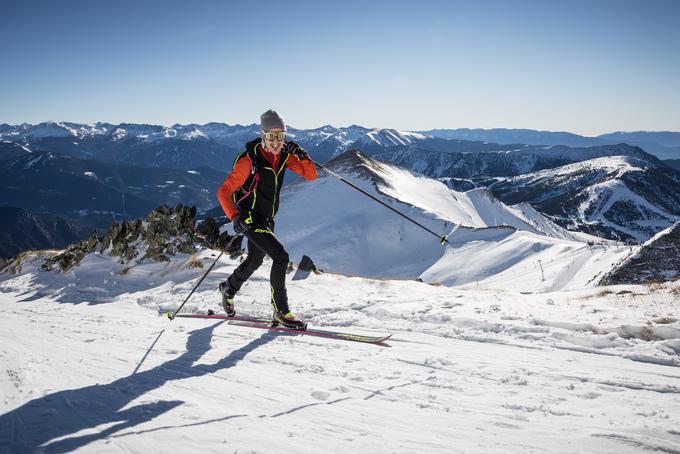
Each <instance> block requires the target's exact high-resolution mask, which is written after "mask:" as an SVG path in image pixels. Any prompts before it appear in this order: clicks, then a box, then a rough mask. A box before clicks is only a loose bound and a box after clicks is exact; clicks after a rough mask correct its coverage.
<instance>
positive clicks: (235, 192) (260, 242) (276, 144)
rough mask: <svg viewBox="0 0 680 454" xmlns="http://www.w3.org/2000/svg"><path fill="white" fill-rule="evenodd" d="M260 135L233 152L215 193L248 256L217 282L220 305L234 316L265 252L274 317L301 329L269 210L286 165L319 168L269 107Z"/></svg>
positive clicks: (312, 174) (312, 171)
mask: <svg viewBox="0 0 680 454" xmlns="http://www.w3.org/2000/svg"><path fill="white" fill-rule="evenodd" d="M260 129H261V134H262V136H261V137H259V138H257V139H255V140H252V141H250V142H248V143H247V144H246V146H245V151H244V152H243V153H241V154H240V155H238V156H237V157H236V160H235V161H234V168H233V170H232V171H231V173H230V174H229V175H228V176H227V178H226V179H225V180H224V182H223V183H222V185H221V186H220V188H219V190H218V191H217V198H218V199H219V201H220V205H222V209H223V210H224V213H225V214H226V215H227V216H228V217H229V219H231V222H232V224H233V227H234V231H235V232H236V233H240V234H242V235H244V236H245V237H246V238H247V239H248V257H247V258H246V260H245V261H243V263H241V264H240V265H239V266H238V267H237V268H236V269H235V270H234V272H233V273H232V274H231V276H229V278H228V279H227V280H226V281H224V282H222V283H221V284H220V285H219V290H220V293H221V294H222V307H223V308H224V311H225V312H226V313H227V315H228V316H232V317H233V316H234V315H235V314H236V311H235V310H234V295H236V293H237V292H238V291H239V289H240V288H241V286H242V285H243V283H244V282H245V281H246V280H247V279H248V278H249V277H250V276H251V275H252V274H253V273H254V272H255V270H256V269H258V268H259V267H260V265H262V260H263V259H264V256H265V254H266V255H268V256H269V257H270V258H271V259H272V261H273V263H272V269H271V275H270V284H271V304H272V306H273V307H274V315H273V322H274V323H280V324H281V325H283V326H285V327H287V328H294V329H304V327H305V326H306V325H305V323H303V322H301V321H299V320H297V319H296V318H295V315H294V314H293V313H292V312H291V311H290V308H289V307H288V295H287V292H286V269H287V268H288V253H287V252H286V249H285V248H284V247H283V245H282V244H281V243H280V242H279V240H278V239H277V238H276V237H275V236H274V216H276V212H277V210H278V208H279V194H280V192H281V186H282V185H283V177H284V175H285V173H286V169H290V170H292V171H293V172H295V173H297V174H298V175H300V176H301V177H303V178H305V179H307V180H314V179H316V178H317V176H318V174H317V172H316V167H315V165H314V163H313V162H312V161H311V160H310V159H309V155H308V154H307V152H305V150H304V149H302V148H301V147H300V146H299V145H298V144H296V143H295V142H292V141H286V140H285V138H286V124H285V122H284V121H283V118H281V116H279V114H278V113H276V112H275V111H273V110H268V111H266V112H265V113H263V114H262V115H261V116H260Z"/></svg>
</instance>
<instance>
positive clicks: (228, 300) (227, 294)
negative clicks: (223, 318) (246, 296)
mask: <svg viewBox="0 0 680 454" xmlns="http://www.w3.org/2000/svg"><path fill="white" fill-rule="evenodd" d="M218 288H219V289H220V293H221V294H222V309H224V312H226V314H227V317H233V316H234V315H236V310H235V309H234V295H236V292H235V291H234V290H233V289H232V288H231V285H229V281H228V280H227V281H224V282H221V283H220V285H219V286H218Z"/></svg>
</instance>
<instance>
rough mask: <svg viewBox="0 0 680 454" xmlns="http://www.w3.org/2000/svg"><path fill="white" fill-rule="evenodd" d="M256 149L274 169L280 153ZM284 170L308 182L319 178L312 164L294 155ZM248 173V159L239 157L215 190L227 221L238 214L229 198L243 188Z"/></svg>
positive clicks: (249, 165)
mask: <svg viewBox="0 0 680 454" xmlns="http://www.w3.org/2000/svg"><path fill="white" fill-rule="evenodd" d="M257 147H258V148H257V151H258V152H260V153H262V156H264V157H265V158H266V159H267V161H269V162H270V163H271V164H272V167H274V168H276V167H277V163H278V161H279V158H280V157H281V153H279V154H278V155H275V154H273V153H270V152H269V151H267V150H266V149H265V148H264V147H263V146H262V144H258V145H257ZM286 169H290V170H292V171H293V172H295V173H297V174H298V175H300V176H301V177H302V178H305V179H307V180H310V181H311V180H315V179H316V178H317V177H318V176H319V175H318V173H317V172H316V166H315V165H314V163H312V162H311V161H308V160H306V159H305V160H300V159H299V158H298V157H297V156H294V155H290V156H289V157H288V161H286ZM250 171H251V162H250V159H249V158H248V157H247V156H243V157H241V158H240V159H239V160H238V161H237V162H236V164H234V169H233V170H232V171H231V173H230V174H229V175H228V176H227V178H226V179H225V180H224V182H223V183H222V185H221V186H220V188H219V189H218V190H217V199H218V200H219V201H220V205H222V209H223V210H224V213H225V214H226V215H227V216H228V217H229V219H233V217H234V216H235V215H236V214H238V209H237V208H236V206H235V205H234V201H233V200H232V197H231V196H232V194H233V193H234V192H235V191H236V190H237V189H239V188H240V187H241V186H243V183H245V182H246V180H247V179H248V176H250Z"/></svg>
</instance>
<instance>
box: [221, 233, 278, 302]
mask: <svg viewBox="0 0 680 454" xmlns="http://www.w3.org/2000/svg"><path fill="white" fill-rule="evenodd" d="M263 224H264V223H263ZM244 236H245V237H246V238H247V239H248V257H246V259H245V260H244V261H243V263H241V264H240V265H239V266H238V267H237V268H236V269H235V270H234V272H233V273H232V275H231V276H229V285H231V287H232V289H234V290H235V291H238V290H240V288H241V286H242V285H243V283H244V282H245V281H246V280H248V278H249V277H250V276H251V275H252V274H253V273H254V272H255V270H257V269H258V268H259V267H260V266H261V265H262V260H263V259H264V256H265V254H266V255H268V256H269V257H270V258H271V259H272V261H273V262H274V263H272V270H271V274H270V276H269V280H270V283H271V292H272V294H271V303H272V306H274V310H277V311H283V312H284V313H285V312H288V310H289V309H288V294H287V292H286V269H287V268H288V261H289V257H288V252H286V249H285V248H284V247H283V245H282V244H281V242H280V241H279V240H277V239H276V236H274V223H273V222H271V223H267V224H264V225H253V226H252V227H251V228H250V229H249V230H248V231H247V232H246V233H245V234H244Z"/></svg>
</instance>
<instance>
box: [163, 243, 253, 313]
mask: <svg viewBox="0 0 680 454" xmlns="http://www.w3.org/2000/svg"><path fill="white" fill-rule="evenodd" d="M239 236H241V235H234V237H233V238H232V239H231V240H229V243H227V246H226V247H225V248H224V249H227V250H228V249H229V248H230V247H231V245H232V244H233V243H234V241H235V240H236V238H238V237H239ZM222 254H224V250H222V251H220V255H218V256H217V258H216V259H215V261H214V262H213V263H212V265H210V268H208V271H206V272H205V273H204V274H203V277H201V279H200V280H199V281H198V282H197V283H196V285H194V288H193V289H192V290H191V292H190V293H189V295H188V296H187V297H186V298H184V302H183V303H182V304H181V305H180V307H179V308H177V310H176V311H175V312H172V311H170V312H167V313H166V314H165V315H167V316H168V318H169V319H170V320H174V319H175V315H177V314H178V313H179V311H181V310H182V308H183V307H184V305H185V304H186V303H187V301H189V298H191V295H193V294H194V292H195V291H196V289H197V288H198V286H199V285H201V282H203V279H205V278H206V276H207V275H208V273H210V271H212V269H213V268H214V267H215V265H216V264H217V261H218V260H219V259H220V257H222Z"/></svg>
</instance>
